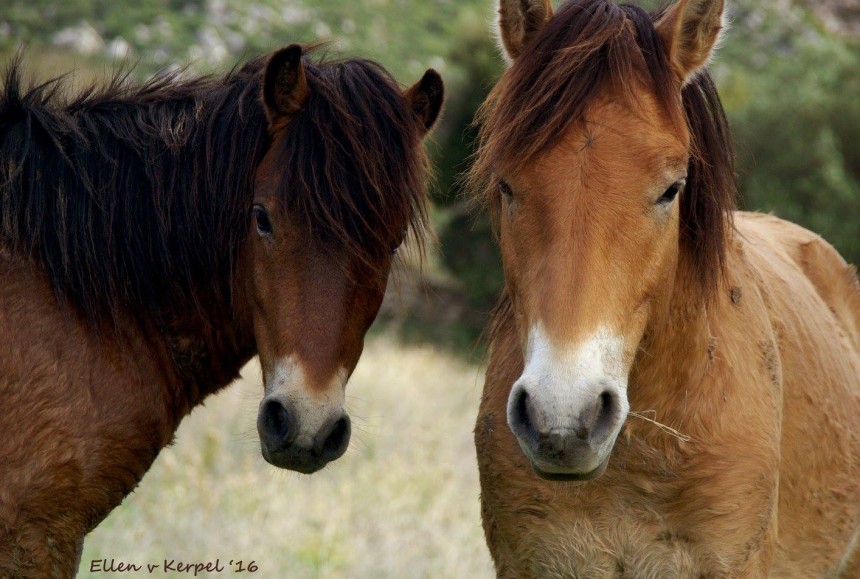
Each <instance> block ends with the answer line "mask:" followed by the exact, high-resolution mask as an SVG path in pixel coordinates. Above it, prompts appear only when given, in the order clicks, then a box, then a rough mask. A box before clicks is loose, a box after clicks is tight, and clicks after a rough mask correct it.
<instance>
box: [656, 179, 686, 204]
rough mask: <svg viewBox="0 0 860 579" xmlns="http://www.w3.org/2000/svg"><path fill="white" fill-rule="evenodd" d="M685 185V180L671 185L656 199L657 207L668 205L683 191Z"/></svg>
mask: <svg viewBox="0 0 860 579" xmlns="http://www.w3.org/2000/svg"><path fill="white" fill-rule="evenodd" d="M686 184H687V180H686V179H681V180H680V181H675V182H674V183H672V185H671V186H670V187H669V188H668V189H666V191H665V192H664V193H663V194H662V195H661V196H660V198H659V199H657V205H668V204H669V203H671V202H672V201H674V200H675V197H677V196H678V193H680V192H681V191H682V190H683V189H684V185H686Z"/></svg>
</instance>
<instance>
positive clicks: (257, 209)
mask: <svg viewBox="0 0 860 579" xmlns="http://www.w3.org/2000/svg"><path fill="white" fill-rule="evenodd" d="M254 220H255V221H256V222H257V233H259V234H260V235H271V234H272V222H271V221H269V214H268V212H266V208H265V207H263V206H262V205H254Z"/></svg>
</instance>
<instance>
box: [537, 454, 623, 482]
mask: <svg viewBox="0 0 860 579" xmlns="http://www.w3.org/2000/svg"><path fill="white" fill-rule="evenodd" d="M608 464H609V457H608V456H607V457H606V459H604V461H603V462H601V463H600V464H599V465H597V468H595V469H594V470H591V471H588V472H583V473H578V472H558V471H556V472H550V471H547V470H543V469H541V468H540V467H539V466H538V465H536V464H535V463H534V462H532V463H531V465H532V470H534V471H535V474H536V475H538V476H539V477H541V478H542V479H544V480H548V481H555V482H588V481H591V480H594V479H596V478H598V477H599V476H600V475H602V474H603V473H604V472H605V471H606V467H607V465H608Z"/></svg>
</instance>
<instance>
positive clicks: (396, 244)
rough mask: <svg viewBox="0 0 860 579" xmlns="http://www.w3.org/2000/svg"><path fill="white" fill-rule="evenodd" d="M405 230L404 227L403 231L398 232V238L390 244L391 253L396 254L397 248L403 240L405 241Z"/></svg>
mask: <svg viewBox="0 0 860 579" xmlns="http://www.w3.org/2000/svg"><path fill="white" fill-rule="evenodd" d="M406 231H407V228H406V227H404V228H403V231H401V232H400V238H399V239H397V241H395V242H394V243H393V244H392V246H391V255H396V254H397V250H398V249H400V247H401V246H402V245H403V242H404V241H406Z"/></svg>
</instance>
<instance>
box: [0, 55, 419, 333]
mask: <svg viewBox="0 0 860 579" xmlns="http://www.w3.org/2000/svg"><path fill="white" fill-rule="evenodd" d="M303 61H304V65H305V68H306V72H307V79H308V83H309V86H310V89H311V96H310V98H309V100H308V102H307V105H306V107H305V108H304V109H303V110H302V111H301V112H300V113H299V114H298V116H297V117H296V118H295V119H294V120H293V121H292V122H291V123H290V124H289V125H288V128H287V129H286V137H285V138H284V139H283V141H282V143H283V145H282V147H283V150H282V151H279V152H278V155H279V157H278V162H276V163H274V164H273V167H274V170H277V171H282V174H281V183H280V185H279V186H278V190H279V191H280V192H281V194H282V198H281V199H282V202H283V203H284V204H285V205H286V206H287V207H288V208H289V210H290V211H293V212H294V213H293V215H295V216H297V217H298V218H300V219H302V220H304V221H305V222H306V223H308V224H310V226H311V230H312V231H313V232H314V236H315V237H316V238H317V239H318V241H320V242H321V243H326V244H330V245H331V244H334V245H336V249H338V250H342V251H348V252H350V253H351V254H353V255H357V256H359V257H360V258H361V259H363V260H364V261H365V262H369V261H370V258H371V257H372V256H376V255H378V254H379V253H380V252H382V251H390V246H391V244H392V243H395V241H396V240H399V239H400V237H401V236H402V234H403V232H402V224H403V223H404V222H408V223H409V224H410V225H411V231H412V232H413V235H414V236H415V237H416V238H417V239H418V240H419V241H421V239H422V236H423V233H424V230H425V224H426V220H427V212H426V207H425V204H426V196H425V191H424V185H423V183H424V179H423V176H424V175H423V173H424V171H425V167H426V159H425V154H424V151H423V147H421V133H420V131H419V127H418V124H419V123H418V121H417V119H416V118H415V117H414V115H413V114H412V112H411V109H410V107H409V105H408V103H407V102H406V99H405V98H404V97H403V95H402V92H401V89H400V87H398V85H397V83H396V82H395V81H394V80H393V79H392V77H391V76H390V75H389V74H388V73H387V72H386V71H385V70H384V69H383V68H382V67H381V66H379V65H377V64H375V63H373V62H371V61H367V60H358V59H357V60H345V61H329V62H314V61H313V60H311V59H310V58H308V57H305V58H304V59H303ZM266 62H267V57H260V58H256V59H254V60H251V61H249V62H248V63H246V64H245V65H244V66H241V67H237V68H235V69H234V70H232V71H231V72H229V73H227V74H226V75H223V76H198V77H193V78H186V74H185V73H184V72H183V71H180V72H177V73H173V72H168V73H162V74H159V75H157V76H155V77H153V78H152V79H150V80H149V81H147V82H145V83H143V84H140V85H133V84H132V83H130V82H129V79H128V76H129V75H128V72H124V73H118V74H116V75H115V76H113V77H112V78H110V79H107V80H106V81H105V82H104V83H103V84H101V85H98V86H91V87H89V88H86V89H84V90H81V91H79V92H77V94H71V91H70V89H69V88H68V85H67V83H66V82H65V81H64V80H63V79H62V78H55V79H52V80H49V81H47V82H45V83H42V84H39V85H33V84H29V85H28V86H26V87H25V84H27V83H26V81H25V80H24V78H23V76H24V75H23V70H22V69H23V65H22V60H21V58H20V56H18V57H16V58H15V59H14V60H13V61H12V62H11V64H10V65H9V66H8V67H7V69H6V71H5V74H4V76H3V87H2V89H0V248H2V249H4V250H5V251H7V252H11V253H12V254H15V255H20V256H26V257H28V258H31V259H34V260H35V261H36V262H38V263H39V264H41V265H42V267H43V268H44V269H45V271H46V273H47V275H48V277H49V279H50V283H51V285H52V286H53V288H54V290H55V292H56V294H57V296H58V298H59V299H60V300H61V301H69V302H71V303H73V304H74V305H75V306H77V308H79V310H80V311H81V313H82V314H84V315H86V316H88V317H94V318H103V317H105V316H107V317H109V318H113V319H116V316H117V314H118V313H120V312H137V313H138V314H139V315H158V314H161V313H163V312H165V311H168V310H169V311H176V310H178V309H180V308H187V307H189V306H191V307H195V308H197V309H198V310H199V311H202V312H206V311H210V312H211V311H212V309H213V308H224V307H229V306H230V304H231V300H232V293H231V292H232V288H233V285H234V283H233V281H234V276H235V274H236V267H237V261H238V255H239V252H240V250H241V247H242V245H243V243H244V242H245V239H246V236H247V233H248V227H249V223H250V221H249V219H250V217H249V216H250V212H251V209H252V205H253V196H254V178H255V172H256V169H257V167H258V165H259V164H260V162H261V160H262V158H263V155H264V154H265V153H266V151H267V149H268V148H269V147H270V146H271V137H270V136H269V134H268V123H267V120H266V115H265V112H264V109H263V105H262V102H261V98H260V92H261V90H260V85H261V80H262V73H263V70H264V68H265V65H266ZM394 216H398V217H401V219H399V220H397V219H393V217H394ZM392 223H399V224H400V225H398V226H397V227H396V228H397V231H394V230H393V229H394V228H395V226H394V225H392ZM333 249H334V247H333Z"/></svg>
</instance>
